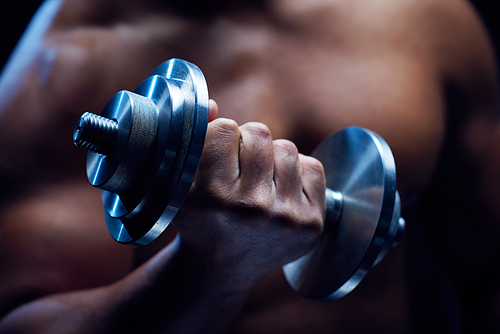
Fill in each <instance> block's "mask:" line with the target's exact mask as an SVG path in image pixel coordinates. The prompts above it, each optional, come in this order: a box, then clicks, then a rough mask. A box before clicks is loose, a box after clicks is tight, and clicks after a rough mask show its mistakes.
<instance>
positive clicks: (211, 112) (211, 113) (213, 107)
mask: <svg viewBox="0 0 500 334" xmlns="http://www.w3.org/2000/svg"><path fill="white" fill-rule="evenodd" d="M218 115H219V106H218V105H217V102H215V101H214V100H212V99H210V100H209V101H208V121H209V122H211V121H213V120H214V119H216V118H217V116H218Z"/></svg>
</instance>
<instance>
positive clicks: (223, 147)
mask: <svg viewBox="0 0 500 334" xmlns="http://www.w3.org/2000/svg"><path fill="white" fill-rule="evenodd" d="M239 146H240V130H239V127H238V124H237V123H236V122H235V121H233V120H230V119H227V118H217V119H215V120H213V121H212V122H210V123H208V128H207V135H206V139H205V145H204V147H203V153H202V155H201V159H200V164H199V167H198V171H197V176H196V177H197V181H198V182H199V181H200V180H203V179H205V180H217V181H221V182H222V183H232V182H235V181H236V180H237V179H238V177H239V159H238V156H239Z"/></svg>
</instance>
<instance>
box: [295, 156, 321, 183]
mask: <svg viewBox="0 0 500 334" xmlns="http://www.w3.org/2000/svg"><path fill="white" fill-rule="evenodd" d="M300 163H301V165H302V170H303V171H304V172H306V173H309V174H313V175H316V176H317V177H319V178H324V177H325V168H324V166H323V164H322V163H321V161H319V160H318V159H316V158H313V157H310V156H306V155H300Z"/></svg>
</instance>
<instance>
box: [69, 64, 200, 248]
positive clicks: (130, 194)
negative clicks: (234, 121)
mask: <svg viewBox="0 0 500 334" xmlns="http://www.w3.org/2000/svg"><path fill="white" fill-rule="evenodd" d="M101 116H103V117H106V118H108V119H110V120H115V121H116V122H117V124H118V128H117V130H115V131H116V138H115V143H114V145H113V147H112V148H111V149H108V151H109V152H108V151H107V154H99V153H95V152H89V154H88V157H87V174H88V177H89V181H90V182H91V183H92V184H93V185H94V186H96V187H99V188H101V190H102V200H103V204H104V212H105V218H106V224H107V226H108V230H109V232H110V234H111V236H112V237H113V238H114V239H115V240H116V241H118V242H120V243H124V244H131V245H134V246H141V245H145V244H148V243H149V242H151V241H153V240H154V239H155V238H156V237H158V236H159V235H160V234H161V232H163V230H164V229H165V228H166V227H167V226H168V225H169V223H170V222H171V220H172V219H173V218H174V216H175V214H176V213H177V211H178V210H179V208H180V206H181V205H182V203H183V201H184V199H185V197H186V195H187V193H188V191H189V188H190V187H191V183H192V181H193V178H194V174H195V172H196V168H197V167H198V162H199V159H200V156H201V152H202V150H203V145H204V142H205V135H206V129H207V123H208V88H207V85H206V82H205V78H204V76H203V74H202V72H201V71H200V69H199V68H198V67H196V66H195V65H193V64H191V63H189V62H186V61H183V60H180V59H171V60H169V61H167V62H165V63H163V64H161V65H160V66H158V67H157V68H156V69H155V70H154V71H153V72H152V73H151V74H150V75H149V76H148V78H146V79H145V80H144V81H143V82H142V83H141V84H140V85H139V86H138V87H137V89H136V90H135V91H134V92H128V91H122V92H120V93H118V94H116V95H115V96H114V97H113V98H112V99H111V100H110V101H109V102H108V104H107V105H106V107H105V108H104V110H103V112H102V113H101ZM78 129H80V127H79V125H77V128H76V129H75V134H74V139H75V138H78V137H79V136H81V134H79V133H78V131H77V130H78Z"/></svg>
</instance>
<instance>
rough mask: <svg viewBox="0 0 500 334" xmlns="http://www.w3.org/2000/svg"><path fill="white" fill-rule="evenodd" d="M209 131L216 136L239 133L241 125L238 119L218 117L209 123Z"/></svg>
mask: <svg viewBox="0 0 500 334" xmlns="http://www.w3.org/2000/svg"><path fill="white" fill-rule="evenodd" d="M208 133H209V134H211V135H214V136H220V135H223V136H233V135H235V134H238V135H239V126H238V123H236V121H234V120H232V119H229V118H217V119H215V120H213V121H212V122H210V123H209V124H208Z"/></svg>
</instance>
